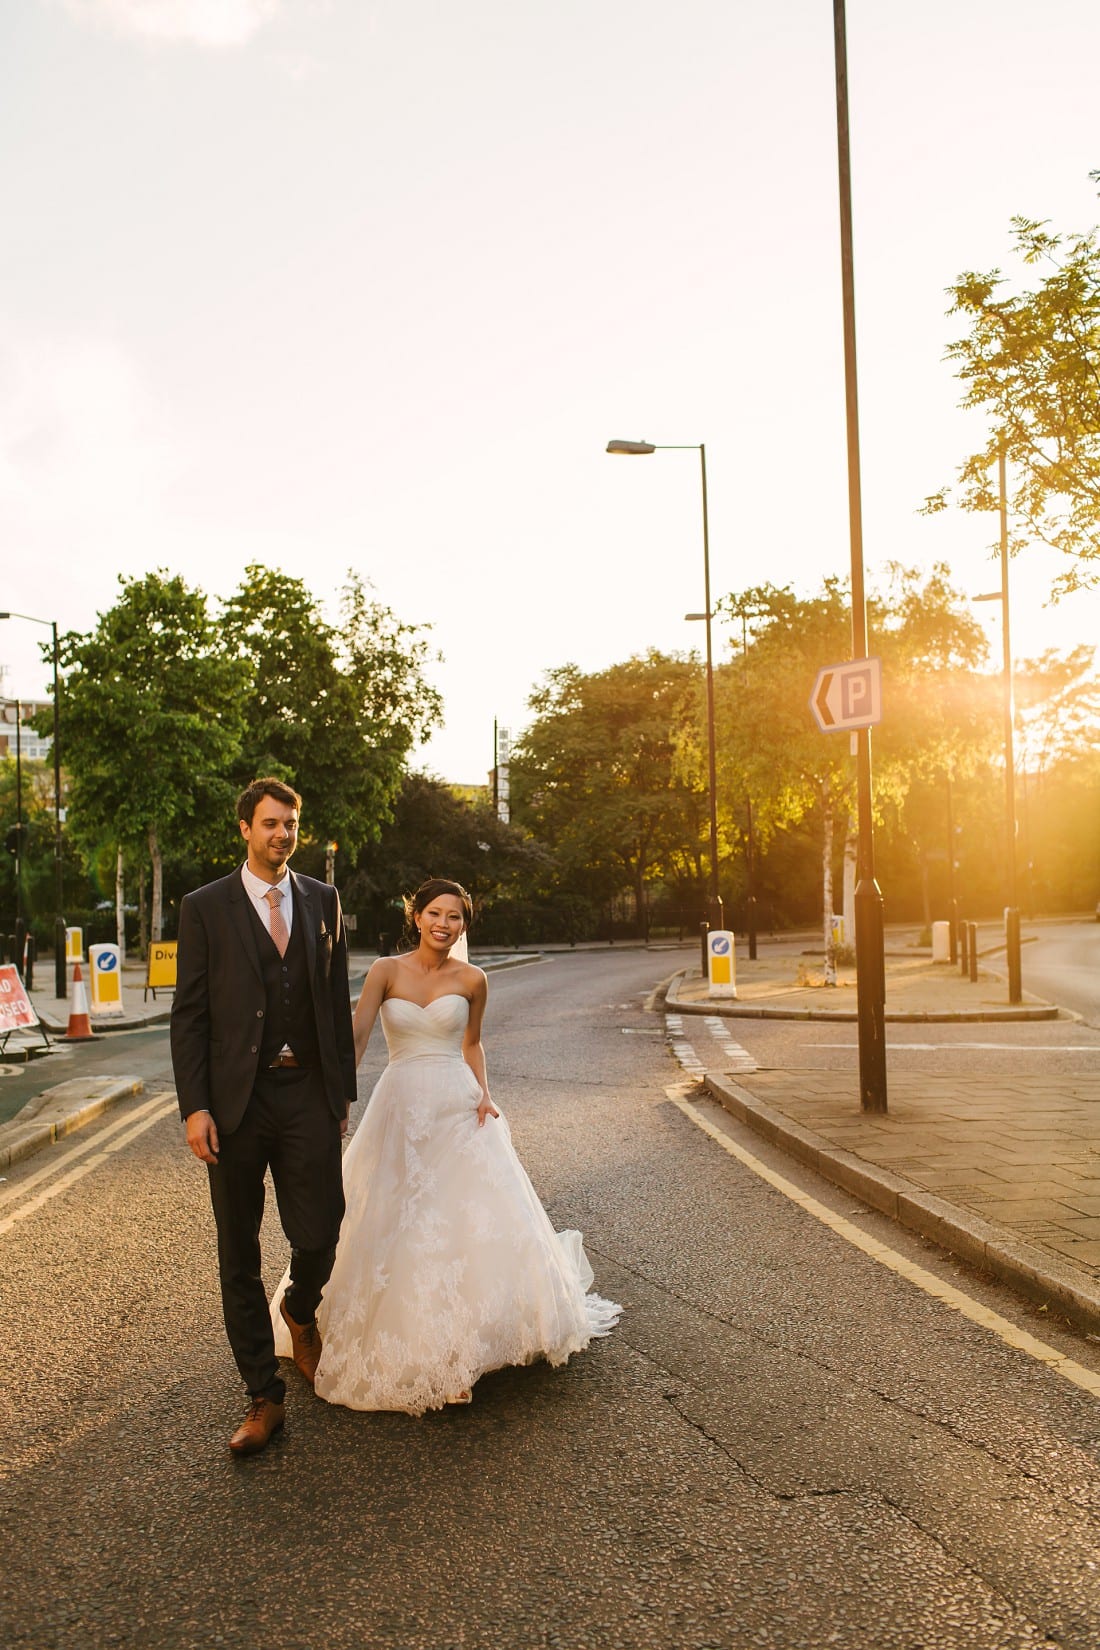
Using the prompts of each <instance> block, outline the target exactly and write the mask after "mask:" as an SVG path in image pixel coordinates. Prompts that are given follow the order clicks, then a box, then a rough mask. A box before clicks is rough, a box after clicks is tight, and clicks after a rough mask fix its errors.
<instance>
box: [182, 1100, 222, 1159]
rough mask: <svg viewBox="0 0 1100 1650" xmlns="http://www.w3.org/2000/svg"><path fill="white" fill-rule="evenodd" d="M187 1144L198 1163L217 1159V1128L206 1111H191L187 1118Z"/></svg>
mask: <svg viewBox="0 0 1100 1650" xmlns="http://www.w3.org/2000/svg"><path fill="white" fill-rule="evenodd" d="M187 1144H188V1145H189V1146H190V1148H191V1150H192V1151H193V1152H194V1154H195V1156H196V1157H197V1158H198V1160H199V1162H200V1163H216V1162H217V1161H218V1128H217V1124H216V1123H215V1122H214V1119H213V1118H212V1117H211V1115H210V1113H209V1112H208V1111H193V1112H192V1113H191V1115H190V1117H189V1118H188V1119H187Z"/></svg>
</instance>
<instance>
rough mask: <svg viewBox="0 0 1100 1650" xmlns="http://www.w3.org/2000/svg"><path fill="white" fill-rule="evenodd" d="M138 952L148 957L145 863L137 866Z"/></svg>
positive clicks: (142, 862)
mask: <svg viewBox="0 0 1100 1650" xmlns="http://www.w3.org/2000/svg"><path fill="white" fill-rule="evenodd" d="M138 952H139V954H140V955H141V956H142V957H147V956H148V955H149V909H148V906H147V905H146V903H145V861H144V860H141V862H140V864H139V865H138Z"/></svg>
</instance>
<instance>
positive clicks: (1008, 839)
mask: <svg viewBox="0 0 1100 1650" xmlns="http://www.w3.org/2000/svg"><path fill="white" fill-rule="evenodd" d="M997 481H998V488H999V508H1000V517H1001V543H1000V555H1001V588H1000V589H999V590H988V591H986V592H985V593H984V594H983V595H980V596H975V597H974V600H975V601H976V602H1000V604H1001V648H1002V676H1001V681H1002V689H1003V694H1002V697H1003V709H1004V730H1005V864H1006V874H1005V892H1006V894H1007V898H1008V903H1007V904H1006V906H1005V950H1006V954H1007V958H1008V1000H1009V1002H1010V1003H1022V1002H1023V1000H1024V992H1023V980H1022V977H1021V965H1020V909H1019V903H1018V899H1017V881H1016V758H1015V755H1014V753H1013V749H1012V732H1013V729H1012V724H1013V722H1014V721H1015V705H1014V701H1013V692H1012V639H1011V635H1010V632H1009V622H1008V611H1009V610H1008V497H1007V491H1006V488H1005V446H1004V442H1003V441H1002V442H1001V444H1000V451H999V453H998V458H997Z"/></svg>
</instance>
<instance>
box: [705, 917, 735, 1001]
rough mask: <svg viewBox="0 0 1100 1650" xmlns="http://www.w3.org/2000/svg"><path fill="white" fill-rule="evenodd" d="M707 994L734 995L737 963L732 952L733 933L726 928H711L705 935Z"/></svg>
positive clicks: (712, 995) (717, 995)
mask: <svg viewBox="0 0 1100 1650" xmlns="http://www.w3.org/2000/svg"><path fill="white" fill-rule="evenodd" d="M707 983H708V986H709V990H708V993H707V995H708V996H711V997H736V995H737V965H736V962H735V960H734V954H733V935H732V934H731V933H730V932H729V930H728V929H726V928H712V929H711V930H710V932H709V933H708V935H707Z"/></svg>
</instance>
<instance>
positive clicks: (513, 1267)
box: [272, 878, 621, 1415]
mask: <svg viewBox="0 0 1100 1650" xmlns="http://www.w3.org/2000/svg"><path fill="white" fill-rule="evenodd" d="M408 904H409V906H410V915H411V919H412V922H413V923H414V925H415V927H416V929H417V930H418V935H417V939H418V943H417V948H416V950H415V951H412V952H409V953H407V954H405V955H401V956H397V957H380V958H378V960H377V961H376V962H375V963H373V964H372V965H371V968H370V971H369V972H368V974H367V978H366V980H365V982H364V985H363V990H362V994H361V996H360V998H359V1002H358V1004H357V1005H356V1009H355V1018H354V1025H355V1052H356V1058H357V1060H358V1059H361V1058H362V1055H363V1051H364V1049H365V1048H366V1046H367V1041H368V1039H369V1037H370V1034H371V1030H372V1029H373V1026H374V1022H375V1019H376V1018H378V1017H379V1016H380V1017H381V1020H382V1028H383V1030H384V1032H385V1036H386V1043H387V1046H388V1048H389V1064H388V1065H387V1067H386V1069H385V1071H384V1072H383V1074H382V1076H381V1077H380V1078H379V1080H378V1083H377V1085H376V1087H375V1089H374V1092H373V1094H372V1095H371V1098H370V1101H369V1102H368V1105H367V1109H366V1112H365V1113H364V1116H363V1119H362V1121H361V1123H360V1124H359V1127H358V1129H357V1130H356V1133H355V1136H354V1138H353V1140H352V1142H351V1144H350V1146H349V1147H348V1149H347V1152H346V1154H345V1157H344V1192H345V1197H346V1200H347V1212H346V1214H345V1216H344V1223H343V1225H342V1227H341V1229H340V1242H339V1246H338V1248H337V1251H336V1264H335V1266H334V1268H333V1272H332V1277H331V1278H330V1280H329V1283H328V1285H327V1287H326V1289H325V1295H324V1300H323V1301H322V1303H321V1306H320V1309H319V1311H318V1314H317V1322H318V1327H319V1329H320V1332H321V1337H322V1340H323V1343H324V1344H323V1350H322V1352H321V1360H320V1363H319V1365H318V1367H317V1375H316V1381H315V1390H316V1392H317V1393H318V1395H319V1396H320V1397H322V1398H325V1399H327V1400H328V1402H329V1403H333V1404H344V1405H346V1406H347V1407H348V1408H350V1409H365V1410H373V1409H384V1410H404V1411H406V1412H407V1413H408V1414H410V1415H420V1414H422V1413H423V1412H424V1411H425V1410H426V1409H438V1408H440V1407H441V1406H442V1405H443V1404H447V1403H469V1402H470V1398H471V1393H472V1389H473V1386H474V1384H475V1382H476V1381H477V1380H478V1379H479V1377H480V1376H482V1375H484V1374H485V1373H486V1372H487V1371H488V1370H491V1369H499V1368H502V1367H503V1366H505V1365H508V1364H525V1363H531V1362H533V1361H534V1360H535V1359H538V1358H545V1359H547V1360H548V1361H549V1362H550V1363H552V1364H561V1363H564V1362H565V1360H566V1359H567V1358H568V1357H569V1356H570V1355H571V1354H572V1353H574V1352H579V1351H581V1350H582V1348H584V1347H586V1346H587V1345H588V1342H589V1340H590V1339H591V1338H592V1336H594V1335H606V1334H607V1333H608V1331H609V1330H610V1329H611V1328H612V1327H613V1326H614V1324H615V1323H616V1322H617V1321H618V1318H619V1314H620V1310H621V1308H620V1307H618V1306H616V1305H614V1304H613V1303H612V1302H610V1301H605V1300H602V1299H601V1298H600V1297H599V1296H598V1295H595V1294H591V1293H589V1289H590V1286H591V1284H592V1269H591V1267H590V1266H589V1264H588V1260H587V1258H586V1256H585V1253H584V1249H583V1247H582V1245H581V1235H580V1233H579V1232H573V1231H567V1232H555V1231H554V1228H553V1227H552V1226H551V1224H550V1220H549V1217H548V1216H547V1214H546V1211H545V1210H544V1209H543V1207H542V1204H541V1203H540V1202H539V1200H538V1198H537V1196H536V1195H535V1190H534V1188H533V1186H532V1185H531V1182H530V1180H529V1179H528V1177H527V1174H526V1172H525V1170H524V1168H523V1165H522V1164H521V1162H520V1160H519V1158H518V1157H517V1156H516V1153H515V1150H514V1148H513V1146H512V1140H511V1135H510V1133H509V1130H508V1124H507V1123H506V1121H505V1119H504V1118H503V1117H502V1116H501V1115H500V1113H499V1112H498V1111H497V1109H496V1107H495V1106H494V1104H493V1102H492V1100H491V1099H490V1097H489V1086H488V1080H487V1078H486V1074H485V1052H484V1049H483V1048H482V1044H481V1023H482V1017H483V1015H484V1012H485V1003H486V998H487V994H488V982H487V980H486V978H485V975H484V974H483V973H482V971H481V969H480V968H474V967H473V966H472V965H471V964H470V963H469V962H466V961H460V960H459V958H458V957H457V956H454V955H452V952H453V951H454V950H455V947H456V945H457V944H458V942H459V941H460V939H461V937H462V936H463V935H464V934H465V931H466V928H467V926H468V924H469V921H470V916H471V905H470V899H469V895H468V894H467V893H466V892H465V890H464V889H463V888H462V887H461V886H460V885H459V884H458V883H455V882H449V881H446V880H444V879H441V878H437V879H434V880H432V881H431V882H426V883H425V884H424V885H423V887H421V888H419V889H418V890H417V892H416V894H415V895H413V897H412V900H411V901H410V902H408ZM461 949H462V950H464V949H465V947H464V945H463V946H461ZM279 1293H281V1289H280V1291H279ZM279 1293H277V1294H276V1297H275V1300H274V1301H273V1302H272V1322H273V1324H274V1327H275V1349H276V1352H277V1353H278V1354H279V1355H280V1356H281V1357H288V1356H290V1340H289V1333H288V1331H287V1328H286V1325H285V1324H284V1322H283V1320H282V1318H281V1316H280V1314H279V1310H278V1303H279Z"/></svg>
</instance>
